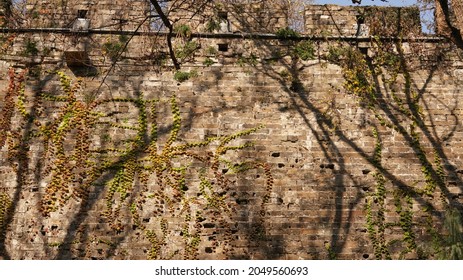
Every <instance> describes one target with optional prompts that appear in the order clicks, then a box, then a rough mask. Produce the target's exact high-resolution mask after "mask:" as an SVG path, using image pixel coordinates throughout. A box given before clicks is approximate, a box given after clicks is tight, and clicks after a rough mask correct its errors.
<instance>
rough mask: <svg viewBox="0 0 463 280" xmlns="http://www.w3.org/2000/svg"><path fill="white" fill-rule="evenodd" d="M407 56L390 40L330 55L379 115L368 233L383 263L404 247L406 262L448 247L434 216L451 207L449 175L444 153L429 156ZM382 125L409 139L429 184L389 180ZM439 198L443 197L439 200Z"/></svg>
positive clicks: (348, 86)
mask: <svg viewBox="0 0 463 280" xmlns="http://www.w3.org/2000/svg"><path fill="white" fill-rule="evenodd" d="M401 54H403V50H402V45H401V43H400V42H398V43H393V42H385V41H382V40H381V39H380V38H379V37H374V38H373V40H372V42H371V46H370V49H369V50H368V54H367V53H365V52H361V51H360V49H358V48H355V47H353V46H347V45H341V46H339V47H334V46H331V47H330V49H329V51H328V53H327V55H326V56H325V58H326V59H327V60H328V61H330V62H332V63H336V64H339V65H340V66H341V67H342V73H343V76H344V79H345V83H344V86H343V87H344V90H345V91H346V93H347V94H351V95H353V96H354V97H355V98H356V99H357V100H358V104H359V106H362V107H363V108H366V109H368V110H369V111H370V112H371V116H373V117H372V120H371V122H370V123H371V124H372V125H374V128H373V136H374V138H375V139H376V146H375V149H374V153H373V156H372V159H371V163H372V164H373V165H374V166H375V167H376V172H375V173H373V175H372V176H373V178H374V180H375V182H376V191H375V192H374V193H368V199H367V203H366V208H365V211H366V216H365V217H366V226H367V232H368V235H369V237H370V240H371V242H372V245H373V249H374V253H375V257H376V258H377V259H383V258H386V259H389V258H391V257H393V255H392V253H391V250H392V249H394V251H395V252H397V248H401V249H400V250H399V251H400V252H399V254H398V255H394V256H396V257H398V258H405V257H406V256H407V254H409V253H413V252H417V251H420V254H421V255H420V257H423V258H428V257H432V256H434V255H436V254H437V253H438V252H440V251H442V248H443V246H444V247H445V245H444V242H442V241H441V240H442V236H444V233H443V232H442V231H440V230H436V228H439V227H441V226H442V224H439V223H438V221H436V220H434V219H433V218H432V216H433V213H434V212H435V211H437V209H438V208H439V207H440V206H439V205H443V208H442V207H440V208H439V209H440V211H444V210H446V209H447V211H449V210H448V209H451V207H450V206H449V205H448V202H447V201H446V199H445V198H444V196H443V194H444V193H445V192H446V174H445V171H444V169H443V167H442V163H441V159H440V157H439V154H438V152H437V150H435V148H434V152H433V153H432V154H431V155H432V157H431V155H430V154H429V153H427V152H425V146H426V143H425V141H423V139H421V129H422V128H421V127H422V126H421V124H422V123H423V122H424V118H425V116H424V114H423V108H422V107H421V105H420V97H419V95H418V94H417V93H416V91H415V90H414V89H413V86H412V78H411V75H410V74H409V72H408V69H407V64H406V63H405V60H404V59H403V58H402V57H401ZM379 83H383V84H384V85H385V87H386V89H387V95H386V94H385V93H384V92H382V91H381V89H380V88H381V86H380V85H379ZM399 83H403V84H404V86H403V91H400V90H398V89H397V84H399ZM376 125H379V126H380V127H382V130H383V131H384V130H385V131H389V132H390V131H393V132H394V133H396V134H398V135H401V136H402V137H404V139H405V141H406V142H405V143H407V144H408V146H409V147H410V149H411V150H412V151H413V152H414V154H415V155H416V159H417V161H418V162H419V164H420V165H421V168H420V170H421V174H422V177H423V180H422V182H423V183H424V184H417V183H416V182H410V185H408V186H395V185H394V184H393V183H392V182H388V180H387V179H386V177H385V175H384V172H385V171H387V169H386V168H385V167H384V166H383V165H382V164H381V158H382V153H381V151H382V149H383V144H382V143H381V140H380V139H381V138H380V137H381V133H380V132H379V131H378V130H377V128H376V127H375V126H376ZM407 128H408V129H407ZM385 133H387V132H385ZM391 196H392V197H391ZM416 196H420V199H424V201H425V202H424V204H425V207H423V209H424V211H423V212H421V213H418V215H419V216H426V217H427V222H423V220H421V219H420V220H418V219H417V218H416V217H417V211H416V210H414V209H413V205H414V204H415V203H416V200H415V199H416V198H417V197H416ZM436 196H437V198H440V199H438V200H436V199H435V198H436ZM389 199H391V200H392V201H394V206H395V211H394V212H395V214H396V216H394V215H392V214H391V209H388V207H387V203H386V200H389ZM389 220H390V221H389ZM436 222H437V223H436ZM421 226H423V227H425V228H428V233H427V234H428V235H429V236H431V239H433V240H434V243H435V244H436V246H435V248H434V250H433V251H432V252H430V251H429V250H428V251H427V253H426V256H424V255H423V251H422V249H421V248H422V247H423V246H425V245H423V244H424V243H425V242H426V241H423V240H421V241H420V242H424V243H420V244H419V243H418V240H417V238H416V234H415V231H416V229H417V227H421ZM387 229H390V230H394V229H395V230H397V229H400V230H401V232H402V235H403V236H402V238H401V239H394V238H391V239H390V240H387V239H386V237H385V236H386V235H385V231H386V230H387ZM460 234H461V232H460ZM439 240H440V241H439ZM446 248H448V247H446Z"/></svg>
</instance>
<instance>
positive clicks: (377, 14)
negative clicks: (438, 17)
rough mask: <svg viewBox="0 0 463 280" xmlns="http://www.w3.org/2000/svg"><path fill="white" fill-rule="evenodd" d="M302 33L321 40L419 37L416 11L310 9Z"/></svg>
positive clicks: (418, 18)
mask: <svg viewBox="0 0 463 280" xmlns="http://www.w3.org/2000/svg"><path fill="white" fill-rule="evenodd" d="M305 24H306V25H305V31H306V33H307V34H311V35H324V36H370V35H379V36H413V35H414V36H417V35H420V34H421V23H420V11H419V9H418V8H417V7H375V6H372V7H368V6H367V7H357V6H347V7H346V6H338V5H310V6H307V8H306V10H305Z"/></svg>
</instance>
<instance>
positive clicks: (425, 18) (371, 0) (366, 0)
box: [314, 0, 434, 33]
mask: <svg viewBox="0 0 463 280" xmlns="http://www.w3.org/2000/svg"><path fill="white" fill-rule="evenodd" d="M314 3H315V4H337V5H342V6H349V5H354V4H352V1H351V0H314ZM416 5H418V6H419V3H418V1H416V0H389V1H387V2H383V1H381V0H362V6H396V7H399V6H400V7H401V6H416ZM433 20H434V16H433V12H432V11H426V12H425V11H423V10H422V11H421V23H422V28H423V31H424V32H426V33H432V32H430V30H429V23H431V22H433Z"/></svg>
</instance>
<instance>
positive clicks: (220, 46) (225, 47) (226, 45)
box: [217, 44, 228, 52]
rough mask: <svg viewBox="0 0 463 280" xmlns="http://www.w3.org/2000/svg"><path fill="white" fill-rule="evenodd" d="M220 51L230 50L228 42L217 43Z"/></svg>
mask: <svg viewBox="0 0 463 280" xmlns="http://www.w3.org/2000/svg"><path fill="white" fill-rule="evenodd" d="M217 46H218V48H219V52H228V44H217Z"/></svg>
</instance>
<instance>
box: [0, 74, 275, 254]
mask: <svg viewBox="0 0 463 280" xmlns="http://www.w3.org/2000/svg"><path fill="white" fill-rule="evenodd" d="M56 76H57V78H58V80H59V88H60V91H59V92H53V93H49V92H43V93H41V94H40V95H39V99H40V102H38V106H37V108H36V110H37V111H38V112H40V113H37V114H34V115H33V116H32V115H30V113H29V111H28V108H29V106H30V104H29V100H28V99H27V98H26V96H25V93H24V83H23V80H24V74H21V75H18V74H15V73H14V71H13V70H11V71H10V87H9V91H8V94H7V95H6V97H5V106H4V107H3V110H2V116H3V118H2V122H1V126H2V128H3V129H2V134H0V136H1V138H0V140H1V141H2V142H1V143H2V147H3V145H5V143H7V138H8V137H9V136H8V133H9V131H11V119H12V117H13V116H14V115H15V114H19V115H21V116H22V117H23V118H25V119H31V123H32V124H33V129H32V131H31V133H30V139H31V141H35V142H34V143H42V144H41V145H42V146H43V148H44V149H43V162H44V169H43V172H42V173H41V174H40V176H41V178H40V179H41V180H42V181H43V182H46V185H45V186H44V188H43V189H40V190H39V191H40V192H41V194H42V198H41V201H40V211H41V213H42V214H43V216H44V217H50V216H51V215H52V213H60V214H61V213H67V214H66V215H71V217H72V215H73V214H74V212H73V211H77V209H78V208H76V206H75V205H76V203H77V205H84V204H85V203H86V202H87V201H89V200H90V199H94V198H92V193H95V192H96V191H98V192H101V193H103V194H104V195H102V199H98V201H97V202H96V203H97V204H98V205H99V204H102V205H104V207H102V211H101V213H100V214H101V217H102V219H103V221H104V224H105V225H108V227H109V230H110V231H111V232H112V233H111V234H110V235H113V236H114V237H116V236H119V235H126V234H136V235H139V234H140V235H141V236H142V237H143V238H142V239H141V240H140V244H141V245H140V246H146V257H147V258H149V259H170V258H176V259H178V258H184V259H195V258H197V257H198V250H199V247H200V244H201V243H202V242H206V241H208V240H207V239H206V235H205V234H204V232H205V231H210V230H214V231H216V234H214V236H215V239H214V241H213V242H212V243H210V244H209V245H208V246H210V247H208V248H209V249H208V250H210V252H211V253H217V254H221V255H222V256H228V255H232V254H233V250H234V249H233V244H232V241H233V240H232V231H236V230H237V229H236V225H235V223H234V222H233V219H232V217H234V215H236V211H237V209H238V207H237V205H236V199H234V198H233V197H232V193H235V190H234V189H233V187H234V184H235V183H234V182H235V181H236V179H237V178H239V177H241V176H244V175H245V173H246V172H248V171H250V170H260V171H261V172H262V173H263V174H264V175H265V178H266V179H265V185H262V188H261V191H260V192H259V193H260V195H261V197H260V198H259V199H258V200H257V201H259V202H257V201H256V203H259V204H258V205H256V207H257V209H260V210H257V212H258V215H259V216H260V219H261V222H263V219H264V216H265V207H266V204H267V203H268V201H269V198H270V193H271V191H272V186H273V177H272V173H271V170H270V167H269V165H268V164H266V163H265V162H261V161H259V160H255V159H252V158H245V159H240V158H239V156H238V157H236V155H237V152H239V151H241V150H244V149H249V148H252V146H253V143H252V142H250V141H245V140H244V139H243V138H244V137H246V136H248V135H251V134H253V133H255V132H256V131H258V130H259V129H261V128H262V126H258V127H255V128H251V129H247V130H243V131H239V132H236V133H232V134H229V135H224V136H217V137H210V138H207V139H205V140H204V141H200V142H185V141H180V140H181V139H180V138H179V137H180V134H181V133H182V117H181V108H180V106H179V104H178V99H177V98H176V97H175V96H172V97H171V98H169V99H146V98H144V97H143V94H142V93H140V94H139V95H138V97H137V98H110V99H102V98H86V97H85V96H86V93H85V90H86V88H85V85H84V83H83V81H82V80H81V79H77V80H75V81H73V80H72V79H71V78H70V77H69V76H68V75H66V74H65V73H64V72H61V71H58V72H56ZM44 104H49V105H51V104H53V106H54V107H55V109H54V112H53V113H51V112H47V111H45V110H44V109H43V107H42V106H45V105H44ZM114 104H116V108H118V107H119V106H130V108H133V109H132V110H131V111H130V112H129V113H127V114H128V118H129V119H128V120H127V122H126V123H125V122H122V123H121V122H120V121H114V119H113V118H112V117H111V116H112V115H114V114H118V112H112V113H111V112H108V106H109V105H114ZM164 105H168V107H169V108H170V109H169V111H170V114H171V119H172V121H171V124H170V128H169V131H168V132H163V134H162V135H159V128H158V121H159V120H160V119H162V120H163V121H165V120H166V119H168V118H167V116H165V115H163V116H160V115H159V112H158V109H159V108H160V107H162V106H164ZM163 125H166V124H165V123H163ZM111 130H112V131H114V132H107V133H106V134H103V135H100V139H102V140H103V142H104V143H103V144H102V143H100V144H98V143H95V137H94V135H95V133H99V132H101V131H111ZM115 131H118V132H117V134H116V133H115ZM121 133H122V134H121ZM116 136H117V138H121V137H122V138H123V140H122V141H120V140H115V139H114V138H116ZM161 136H162V137H161ZM166 136H167V137H166ZM161 139H165V141H161ZM9 147H11V146H9ZM233 154H235V155H233ZM240 160H242V161H240ZM105 178H109V179H105ZM71 200H72V201H74V202H73V203H70V201H71ZM10 203H11V200H10V199H9V196H8V195H7V194H6V193H0V222H1V223H3V221H4V220H5V216H6V215H7V214H8V209H9V207H10ZM1 223H0V225H2V226H3V224H1ZM102 226H104V225H102ZM79 230H81V231H82V232H80V231H79V233H78V234H76V237H75V240H74V241H75V244H76V246H86V247H89V246H90V247H91V246H94V245H92V244H94V243H95V242H91V241H89V240H84V239H82V238H81V236H82V235H84V234H85V235H90V234H94V235H95V238H96V239H94V240H97V241H98V240H104V239H105V238H103V237H101V238H100V237H98V233H92V232H86V233H85V231H88V229H87V230H85V229H79ZM209 234H210V233H209ZM81 242H85V243H86V244H80V243H81ZM108 242H109V241H108ZM108 242H106V243H108ZM106 243H104V244H106ZM53 244H57V245H56V246H53V247H54V248H60V247H61V246H62V244H61V243H60V242H58V243H56V242H55V243H53ZM73 244H74V242H73ZM79 244H80V245H79ZM96 244H103V243H102V242H100V241H98V242H96ZM108 244H110V245H108V246H109V247H110V248H113V247H114V246H115V245H114V244H113V243H112V242H109V243H108ZM50 246H51V245H50Z"/></svg>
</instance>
